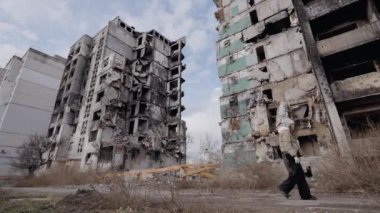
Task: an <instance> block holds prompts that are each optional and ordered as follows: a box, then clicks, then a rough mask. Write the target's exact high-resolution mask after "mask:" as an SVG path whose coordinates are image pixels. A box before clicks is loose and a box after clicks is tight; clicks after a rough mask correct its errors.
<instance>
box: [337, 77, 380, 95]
mask: <svg viewBox="0 0 380 213" xmlns="http://www.w3.org/2000/svg"><path fill="white" fill-rule="evenodd" d="M379 79H380V72H371V73H367V74H364V75H359V76H355V77H351V78H347V79H344V80H341V81H335V82H334V83H332V84H331V90H332V93H333V95H334V99H335V102H342V101H348V100H354V99H357V98H362V97H366V96H370V95H378V94H380V81H379Z"/></svg>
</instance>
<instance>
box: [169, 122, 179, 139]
mask: <svg viewBox="0 0 380 213" xmlns="http://www.w3.org/2000/svg"><path fill="white" fill-rule="evenodd" d="M168 134H169V137H175V136H177V124H170V125H169V126H168Z"/></svg>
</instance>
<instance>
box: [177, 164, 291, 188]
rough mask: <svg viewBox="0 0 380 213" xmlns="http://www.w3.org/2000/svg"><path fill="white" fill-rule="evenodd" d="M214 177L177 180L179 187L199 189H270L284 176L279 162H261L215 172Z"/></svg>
mask: <svg viewBox="0 0 380 213" xmlns="http://www.w3.org/2000/svg"><path fill="white" fill-rule="evenodd" d="M215 175H216V176H215V178H214V179H209V180H207V179H200V180H198V181H195V180H187V181H178V182H177V186H178V187H179V188H200V189H272V188H274V187H275V186H277V185H278V184H279V183H280V181H281V178H282V177H283V176H284V173H283V169H282V168H281V165H280V164H276V163H270V162H261V163H255V164H246V165H240V166H238V167H235V168H229V169H222V170H219V171H217V172H216V174H215Z"/></svg>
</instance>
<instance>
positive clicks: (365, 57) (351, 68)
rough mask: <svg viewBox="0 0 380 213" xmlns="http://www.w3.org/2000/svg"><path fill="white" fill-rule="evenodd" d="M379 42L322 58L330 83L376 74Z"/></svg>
mask: <svg viewBox="0 0 380 213" xmlns="http://www.w3.org/2000/svg"><path fill="white" fill-rule="evenodd" d="M379 49H380V40H377V41H373V42H370V43H367V44H365V45H361V46H358V47H355V48H351V49H348V50H345V51H341V52H339V53H336V54H333V55H330V56H327V57H324V58H322V62H323V66H324V68H325V71H326V76H327V79H328V80H329V82H330V83H332V82H334V81H339V80H344V79H347V78H351V77H355V76H359V75H364V74H367V73H371V72H376V71H377V70H376V65H375V63H376V60H378V58H379V57H378V53H377V52H378V50H379Z"/></svg>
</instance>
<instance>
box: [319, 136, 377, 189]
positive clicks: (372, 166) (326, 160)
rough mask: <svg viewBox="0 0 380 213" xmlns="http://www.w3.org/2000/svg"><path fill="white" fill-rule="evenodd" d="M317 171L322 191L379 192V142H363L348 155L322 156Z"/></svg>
mask: <svg viewBox="0 0 380 213" xmlns="http://www.w3.org/2000/svg"><path fill="white" fill-rule="evenodd" d="M318 171H319V172H318V188H319V189H321V190H323V191H333V192H348V191H359V192H366V193H380V143H372V144H368V143H367V144H365V143H363V144H361V147H360V149H354V150H353V151H352V153H351V155H350V156H345V157H341V156H338V155H332V154H331V155H328V156H324V157H322V158H321V162H320V164H319V166H318Z"/></svg>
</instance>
